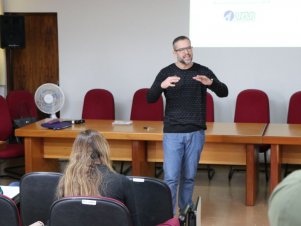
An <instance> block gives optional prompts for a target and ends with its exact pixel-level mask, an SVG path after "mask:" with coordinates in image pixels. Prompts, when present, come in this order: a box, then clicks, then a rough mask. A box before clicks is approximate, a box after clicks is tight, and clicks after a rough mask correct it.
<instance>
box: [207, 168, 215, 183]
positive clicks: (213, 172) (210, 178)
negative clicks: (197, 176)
mask: <svg viewBox="0 0 301 226" xmlns="http://www.w3.org/2000/svg"><path fill="white" fill-rule="evenodd" d="M207 170H208V179H209V181H210V180H212V178H213V177H214V174H215V169H213V168H211V166H210V165H207Z"/></svg>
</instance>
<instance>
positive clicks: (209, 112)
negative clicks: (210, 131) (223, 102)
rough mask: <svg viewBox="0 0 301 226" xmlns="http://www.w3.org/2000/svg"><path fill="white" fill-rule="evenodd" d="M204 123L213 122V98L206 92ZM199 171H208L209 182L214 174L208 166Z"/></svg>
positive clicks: (213, 170)
mask: <svg viewBox="0 0 301 226" xmlns="http://www.w3.org/2000/svg"><path fill="white" fill-rule="evenodd" d="M206 105H207V106H206V122H214V102H213V97H212V95H211V94H210V93H208V92H207V97H206ZM198 169H199V170H207V171H208V179H209V180H211V179H212V178H213V176H214V174H215V169H213V168H212V167H211V166H210V165H206V168H198Z"/></svg>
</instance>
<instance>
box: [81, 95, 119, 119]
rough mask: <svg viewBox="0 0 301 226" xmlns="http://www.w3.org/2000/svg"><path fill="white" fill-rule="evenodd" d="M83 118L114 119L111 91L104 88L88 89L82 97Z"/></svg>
mask: <svg viewBox="0 0 301 226" xmlns="http://www.w3.org/2000/svg"><path fill="white" fill-rule="evenodd" d="M82 118H83V119H111V120H114V119H115V104H114V97H113V95H112V93H111V92H110V91H108V90H105V89H92V90H89V91H88V92H87V93H86V95H85V98H84V105H83V111H82Z"/></svg>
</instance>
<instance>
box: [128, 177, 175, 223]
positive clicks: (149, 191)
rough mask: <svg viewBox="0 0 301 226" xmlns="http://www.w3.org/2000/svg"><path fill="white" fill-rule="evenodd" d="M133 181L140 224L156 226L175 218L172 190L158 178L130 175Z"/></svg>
mask: <svg viewBox="0 0 301 226" xmlns="http://www.w3.org/2000/svg"><path fill="white" fill-rule="evenodd" d="M128 178H129V179H130V180H131V181H132V182H133V193H134V194H135V197H134V199H135V204H136V211H137V212H136V213H137V214H136V215H135V216H134V217H136V220H135V222H137V223H138V225H139V226H154V225H157V224H161V223H163V222H165V221H167V220H169V219H171V218H173V207H172V199H171V192H170V189H169V187H168V186H167V184H166V183H164V182H163V181H162V180H160V179H157V178H150V177H135V176H128Z"/></svg>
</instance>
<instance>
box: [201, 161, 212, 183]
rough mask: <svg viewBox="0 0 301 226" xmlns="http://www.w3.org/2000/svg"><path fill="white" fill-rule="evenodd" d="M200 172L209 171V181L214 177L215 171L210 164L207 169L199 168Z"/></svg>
mask: <svg viewBox="0 0 301 226" xmlns="http://www.w3.org/2000/svg"><path fill="white" fill-rule="evenodd" d="M198 170H207V174H208V179H209V181H210V180H212V178H213V177H214V174H215V169H213V168H212V167H211V166H210V165H209V164H207V165H206V168H202V167H198Z"/></svg>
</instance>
